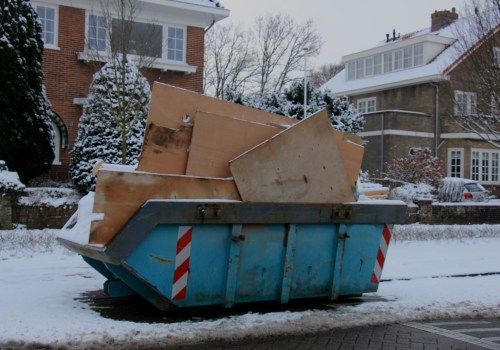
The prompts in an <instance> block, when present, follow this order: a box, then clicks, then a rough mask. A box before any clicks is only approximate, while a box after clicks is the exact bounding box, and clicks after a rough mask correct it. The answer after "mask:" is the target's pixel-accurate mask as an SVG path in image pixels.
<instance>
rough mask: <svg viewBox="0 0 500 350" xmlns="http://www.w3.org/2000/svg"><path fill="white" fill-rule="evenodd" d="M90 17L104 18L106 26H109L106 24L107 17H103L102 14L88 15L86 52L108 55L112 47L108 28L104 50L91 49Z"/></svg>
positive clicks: (86, 22)
mask: <svg viewBox="0 0 500 350" xmlns="http://www.w3.org/2000/svg"><path fill="white" fill-rule="evenodd" d="M90 16H95V17H98V18H103V19H104V23H105V25H107V24H106V16H103V15H102V14H99V13H87V15H86V16H85V50H86V51H87V52H97V53H101V54H107V53H109V48H110V46H111V43H110V40H109V39H110V38H109V35H108V30H107V28H106V34H105V47H104V50H94V49H91V48H89V30H90Z"/></svg>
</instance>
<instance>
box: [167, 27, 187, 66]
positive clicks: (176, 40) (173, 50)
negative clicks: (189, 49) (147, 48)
mask: <svg viewBox="0 0 500 350" xmlns="http://www.w3.org/2000/svg"><path fill="white" fill-rule="evenodd" d="M167 58H168V59H169V60H173V61H183V60H184V29H183V28H178V27H168V45H167Z"/></svg>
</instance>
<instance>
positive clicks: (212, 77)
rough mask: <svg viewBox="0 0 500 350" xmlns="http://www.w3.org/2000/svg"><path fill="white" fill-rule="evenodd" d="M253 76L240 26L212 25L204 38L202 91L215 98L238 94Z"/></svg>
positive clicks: (248, 46) (252, 57)
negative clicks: (230, 93)
mask: <svg viewBox="0 0 500 350" xmlns="http://www.w3.org/2000/svg"><path fill="white" fill-rule="evenodd" d="M255 74H256V65H255V55H254V53H253V49H252V48H251V41H250V35H249V33H248V32H245V31H244V30H243V29H242V28H241V26H235V25H233V24H230V25H216V26H215V27H213V28H212V29H210V30H209V31H208V32H206V34H205V65H204V77H203V90H204V91H205V93H210V94H212V95H214V96H215V97H217V98H224V96H225V92H226V91H231V92H242V91H243V90H244V88H245V87H246V86H247V84H248V83H249V81H250V79H251V78H252V77H254V76H255Z"/></svg>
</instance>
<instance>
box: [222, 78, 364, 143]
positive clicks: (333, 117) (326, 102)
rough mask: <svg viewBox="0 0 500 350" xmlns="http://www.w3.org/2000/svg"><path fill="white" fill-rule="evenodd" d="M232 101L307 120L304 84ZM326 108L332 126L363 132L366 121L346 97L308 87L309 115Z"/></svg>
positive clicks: (235, 97)
mask: <svg viewBox="0 0 500 350" xmlns="http://www.w3.org/2000/svg"><path fill="white" fill-rule="evenodd" d="M228 97H229V99H230V100H231V101H241V102H242V103H243V104H244V105H247V106H250V107H253V108H257V109H261V110H265V111H268V112H271V113H276V114H280V115H284V116H286V117H290V118H295V119H299V120H300V119H302V118H304V84H303V83H302V81H295V82H293V83H292V84H291V85H290V87H289V88H287V89H285V91H284V92H281V91H271V92H265V93H263V94H259V95H253V96H250V97H241V96H233V95H232V94H229V96H228ZM323 108H326V109H327V111H328V115H329V117H330V122H331V124H332V127H333V128H335V129H338V130H341V131H344V132H348V133H351V134H357V133H358V132H360V131H362V130H363V127H364V124H365V120H364V117H363V115H362V114H360V113H358V111H357V110H356V108H355V107H354V105H353V104H352V103H350V102H349V99H348V98H347V97H342V98H338V97H332V96H330V94H329V92H328V91H326V92H324V93H322V92H320V91H319V90H318V89H316V88H314V87H313V86H311V85H308V86H307V115H308V116H310V115H312V114H314V113H316V112H318V111H319V110H321V109H323Z"/></svg>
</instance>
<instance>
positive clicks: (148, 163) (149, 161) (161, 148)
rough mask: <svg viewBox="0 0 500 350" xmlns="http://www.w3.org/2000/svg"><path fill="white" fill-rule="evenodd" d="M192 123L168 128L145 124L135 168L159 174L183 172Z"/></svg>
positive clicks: (184, 170)
mask: <svg viewBox="0 0 500 350" xmlns="http://www.w3.org/2000/svg"><path fill="white" fill-rule="evenodd" d="M192 132H193V127H192V125H181V126H180V127H179V128H177V129H170V128H166V127H162V126H158V125H155V124H153V123H150V124H148V125H147V126H146V132H145V135H144V141H143V145H142V151H141V155H140V157H139V164H138V166H137V170H139V171H147V172H152V173H160V174H185V172H186V165H187V159H188V150H189V145H190V143H191V135H192Z"/></svg>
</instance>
